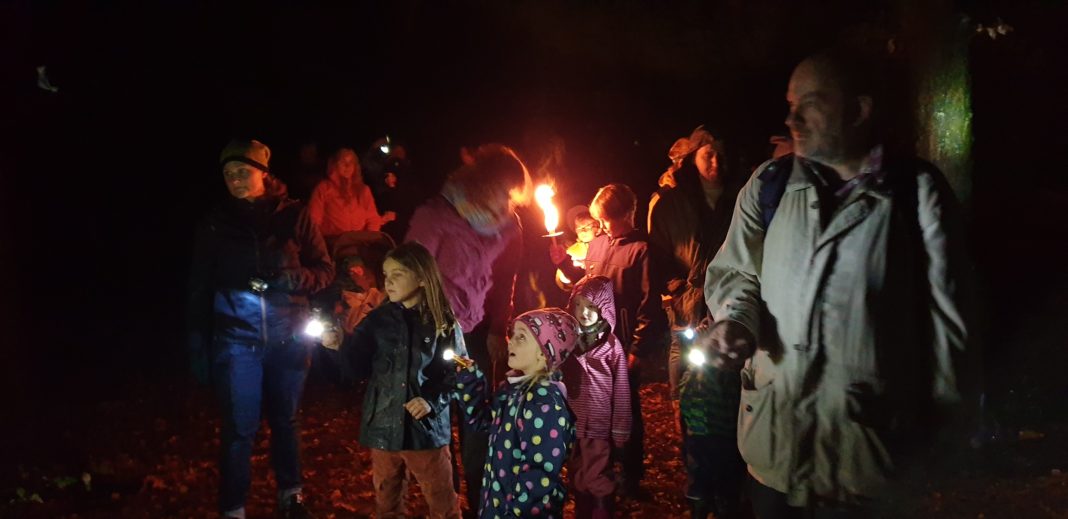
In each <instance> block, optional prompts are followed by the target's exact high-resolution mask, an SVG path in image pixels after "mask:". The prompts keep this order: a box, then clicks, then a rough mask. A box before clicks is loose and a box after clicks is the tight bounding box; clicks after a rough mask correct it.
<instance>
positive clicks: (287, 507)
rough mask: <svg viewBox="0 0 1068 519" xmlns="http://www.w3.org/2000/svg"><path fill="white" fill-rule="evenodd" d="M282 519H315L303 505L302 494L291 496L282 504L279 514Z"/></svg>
mask: <svg viewBox="0 0 1068 519" xmlns="http://www.w3.org/2000/svg"><path fill="white" fill-rule="evenodd" d="M279 517H281V518H282V519H315V516H314V515H312V514H311V512H309V511H308V507H307V506H306V505H305V503H304V495H303V494H293V495H292V496H290V497H289V499H287V500H286V501H285V502H284V503H282V510H281V513H280V514H279Z"/></svg>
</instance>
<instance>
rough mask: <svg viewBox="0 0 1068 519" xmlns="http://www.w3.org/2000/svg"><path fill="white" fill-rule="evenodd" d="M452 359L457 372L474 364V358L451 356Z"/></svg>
mask: <svg viewBox="0 0 1068 519" xmlns="http://www.w3.org/2000/svg"><path fill="white" fill-rule="evenodd" d="M452 361H453V362H455V363H456V371H458V372H459V371H463V370H465V369H468V368H470V367H471V366H474V365H475V361H474V360H471V359H470V358H468V357H463V356H460V357H453V358H452ZM472 371H474V370H473V369H472Z"/></svg>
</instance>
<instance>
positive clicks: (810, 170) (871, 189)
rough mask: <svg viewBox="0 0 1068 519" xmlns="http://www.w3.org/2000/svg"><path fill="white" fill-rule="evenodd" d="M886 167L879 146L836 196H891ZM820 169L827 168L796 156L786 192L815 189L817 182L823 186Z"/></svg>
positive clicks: (881, 147) (869, 153) (873, 149)
mask: <svg viewBox="0 0 1068 519" xmlns="http://www.w3.org/2000/svg"><path fill="white" fill-rule="evenodd" d="M884 166H885V162H884V160H883V146H882V145H877V146H875V147H874V148H872V149H871V151H869V152H868V155H867V156H865V157H864V161H863V162H862V163H861V166H860V172H859V173H858V174H857V176H855V177H853V178H852V179H850V180H849V181H848V182H846V183H845V184H844V185H843V186H842V187H840V188H839V189H838V190H837V192H836V193H835V194H836V195H837V196H839V197H841V198H844V197H846V196H848V195H849V194H850V193H852V192H854V191H856V192H858V193H865V192H866V193H870V194H873V195H875V196H878V197H886V196H889V194H890V191H889V187H888V186H887V185H886V175H887V168H886V167H884ZM818 167H825V166H819V165H817V164H815V163H814V162H813V161H809V160H806V159H803V158H801V157H798V156H796V155H795V156H794V166H793V170H792V171H791V172H790V178H789V180H787V182H786V191H788V192H789V191H799V190H802V189H807V188H810V187H815V186H816V183H817V182H818V183H820V184H822V183H823V181H822V180H820V178H819V175H818V174H817V173H816V171H815V169H816V168H818Z"/></svg>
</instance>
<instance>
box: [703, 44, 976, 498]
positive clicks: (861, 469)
mask: <svg viewBox="0 0 1068 519" xmlns="http://www.w3.org/2000/svg"><path fill="white" fill-rule="evenodd" d="M870 64H871V62H865V61H862V60H861V61H857V60H854V59H851V58H849V57H846V55H845V54H841V53H834V52H828V53H824V54H819V55H815V56H812V57H809V58H808V59H806V60H804V61H803V62H801V64H800V65H798V66H797V68H796V69H795V70H794V72H793V75H792V76H791V78H790V83H789V87H788V90H787V95H786V98H787V101H788V102H789V107H790V108H789V114H788V115H787V118H786V125H787V126H788V127H789V129H790V134H791V137H792V138H793V142H794V149H795V154H794V155H787V156H786V157H783V158H779V159H775V160H772V161H769V162H767V163H765V164H764V165H762V166H761V167H760V168H758V169H757V171H756V172H755V173H754V174H753V176H752V177H751V178H750V180H749V182H748V183H747V184H746V185H745V186H744V187H743V188H742V190H741V192H740V193H739V195H738V200H737V204H736V206H735V209H734V215H733V218H732V222H731V225H730V229H729V231H728V233H727V237H726V241H725V242H724V245H723V248H722V249H721V250H720V251H719V253H718V254H717V255H716V257H715V259H714V260H713V261H712V262H711V264H709V267H708V271H707V275H706V283H705V297H706V300H707V302H708V306H709V309H710V311H711V313H712V316H713V318H714V320H715V324H713V325H712V327H711V329H710V330H709V332H708V334H707V335H706V336H705V337H704V338H703V339H702V340H703V341H704V344H705V345H706V346H707V347H708V350H709V351H711V352H713V354H714V357H715V360H714V362H715V363H716V364H717V365H720V366H724V367H727V368H733V369H741V380H742V397H741V405H740V416H739V421H738V446H739V450H740V451H741V453H742V456H743V458H744V459H745V461H746V463H747V465H748V471H749V474H750V475H751V476H752V478H753V479H754V480H755V484H754V489H753V492H752V498H753V499H752V500H753V504H754V508H755V511H756V513H757V516H758V517H759V518H760V519H775V518H780V517H800V516H802V514H814V516H815V517H871V516H872V515H873V514H875V513H877V512H878V510H877V509H878V508H880V507H881V506H882V505H883V504H885V503H886V501H881V500H880V497H882V496H884V495H885V493H886V491H887V490H888V484H889V483H890V482H891V481H892V478H893V476H894V474H895V473H896V470H897V469H899V468H900V466H901V465H902V464H903V463H904V462H905V460H907V459H911V458H909V456H908V455H907V453H908V448H909V447H910V446H916V445H921V444H922V441H921V440H923V439H924V438H923V436H924V435H927V434H930V432H931V431H933V430H934V427H932V420H934V419H936V418H938V417H944V416H946V412H945V409H946V408H945V407H944V406H945V405H949V404H955V403H957V402H958V401H959V400H960V392H959V390H958V386H959V384H958V382H959V381H958V379H959V378H960V379H963V378H964V372H965V370H964V368H963V364H962V361H963V360H964V353H965V343H966V341H967V331H968V328H967V327H966V325H965V319H964V315H963V312H962V310H961V301H962V300H963V298H962V291H963V287H964V283H963V280H962V279H961V278H962V274H963V272H964V271H963V266H964V258H963V257H962V250H963V247H961V244H960V243H959V242H958V240H960V239H961V238H962V234H961V232H960V230H959V229H958V228H957V227H956V217H957V205H956V202H955V200H954V197H953V195H952V193H951V192H950V190H949V189H948V186H947V184H946V182H945V179H944V178H943V177H942V175H941V173H940V172H939V171H938V169H937V168H935V167H934V166H932V165H931V164H929V163H926V162H923V161H921V160H918V159H915V158H897V157H891V156H890V154H884V152H883V150H884V148H883V147H882V146H881V145H880V144H881V139H880V137H879V135H878V133H877V129H878V127H879V125H878V124H876V121H877V118H876V115H878V112H877V110H878V109H879V108H881V106H880V104H879V100H880V98H879V96H878V95H877V94H876V89H877V88H878V86H879V84H880V83H879V82H878V81H876V80H875V78H876V77H877V76H875V75H872V74H869V73H868V72H867V71H868V70H869V69H870V67H868V65H870ZM805 516H808V515H805Z"/></svg>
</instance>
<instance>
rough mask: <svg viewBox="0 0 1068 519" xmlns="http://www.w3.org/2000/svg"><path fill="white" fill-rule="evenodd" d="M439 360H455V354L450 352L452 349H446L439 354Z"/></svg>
mask: <svg viewBox="0 0 1068 519" xmlns="http://www.w3.org/2000/svg"><path fill="white" fill-rule="evenodd" d="M441 358H443V359H445V360H452V359H455V358H456V352H454V351H452V348H448V349H446V350H445V351H443V352H441Z"/></svg>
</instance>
